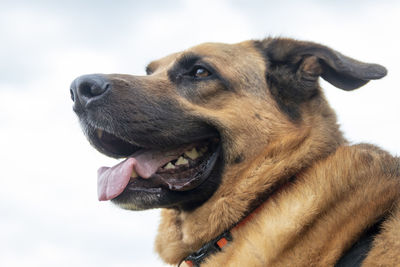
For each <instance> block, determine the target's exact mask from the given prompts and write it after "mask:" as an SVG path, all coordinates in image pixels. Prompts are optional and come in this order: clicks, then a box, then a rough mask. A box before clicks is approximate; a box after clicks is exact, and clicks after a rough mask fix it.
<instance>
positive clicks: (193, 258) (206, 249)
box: [178, 231, 232, 267]
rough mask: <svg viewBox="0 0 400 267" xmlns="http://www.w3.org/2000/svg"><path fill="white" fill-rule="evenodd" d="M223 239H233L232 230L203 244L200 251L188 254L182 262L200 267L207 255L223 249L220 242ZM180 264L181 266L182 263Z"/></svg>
mask: <svg viewBox="0 0 400 267" xmlns="http://www.w3.org/2000/svg"><path fill="white" fill-rule="evenodd" d="M223 239H225V240H227V241H232V235H231V232H230V231H226V232H224V233H222V234H221V235H219V236H217V237H216V238H215V239H213V240H211V241H210V242H208V243H206V244H205V245H204V246H202V247H201V248H200V249H199V250H198V251H196V252H194V253H192V254H190V255H189V256H187V257H186V258H185V259H184V260H183V261H182V262H186V263H187V265H189V266H193V267H199V266H200V263H202V262H203V261H204V259H205V258H206V257H208V256H209V255H212V254H214V253H216V252H218V251H221V248H222V246H220V244H221V243H218V242H219V241H220V240H223ZM225 244H226V243H224V245H225ZM178 266H180V264H179V265H178Z"/></svg>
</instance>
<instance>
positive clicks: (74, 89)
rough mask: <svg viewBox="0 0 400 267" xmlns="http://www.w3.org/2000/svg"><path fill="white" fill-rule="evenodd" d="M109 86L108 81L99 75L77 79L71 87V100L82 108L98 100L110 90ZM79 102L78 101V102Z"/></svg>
mask: <svg viewBox="0 0 400 267" xmlns="http://www.w3.org/2000/svg"><path fill="white" fill-rule="evenodd" d="M110 88H111V84H110V83H109V81H108V79H107V78H106V77H105V76H104V75H101V74H89V75H83V76H81V77H78V78H77V79H75V81H74V82H73V85H72V86H71V89H70V90H71V98H72V100H73V101H74V102H75V104H77V102H79V103H78V105H79V104H81V105H83V106H84V107H85V106H86V105H87V104H89V102H92V101H94V100H96V101H97V100H98V99H100V98H101V97H103V96H102V95H103V94H104V93H105V92H106V91H108V90H110ZM78 100H79V101H78Z"/></svg>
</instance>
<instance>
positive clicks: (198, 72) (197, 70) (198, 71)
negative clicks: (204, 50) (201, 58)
mask: <svg viewBox="0 0 400 267" xmlns="http://www.w3.org/2000/svg"><path fill="white" fill-rule="evenodd" d="M191 74H192V76H193V77H196V78H205V77H208V76H210V75H211V72H209V71H208V70H207V69H206V68H204V67H201V66H196V67H194V69H193V71H192V72H191Z"/></svg>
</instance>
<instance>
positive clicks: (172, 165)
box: [164, 162, 175, 170]
mask: <svg viewBox="0 0 400 267" xmlns="http://www.w3.org/2000/svg"><path fill="white" fill-rule="evenodd" d="M164 169H166V170H169V169H175V166H174V164H172V163H171V162H168V164H167V165H166V166H165V167H164Z"/></svg>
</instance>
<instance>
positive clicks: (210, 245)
mask: <svg viewBox="0 0 400 267" xmlns="http://www.w3.org/2000/svg"><path fill="white" fill-rule="evenodd" d="M294 179H295V177H294V176H293V177H291V178H290V179H289V180H288V181H287V182H285V183H283V184H280V185H277V186H275V189H271V190H270V191H271V192H270V193H269V194H265V195H264V196H261V197H260V199H258V200H256V201H254V203H253V205H252V206H253V207H256V208H254V209H250V210H251V212H250V213H249V214H247V215H246V216H245V217H244V218H242V219H241V220H240V221H239V222H238V223H236V224H235V225H234V226H233V227H231V228H230V229H229V230H227V231H225V232H223V233H222V234H220V235H219V236H217V237H216V238H214V239H213V240H211V241H209V242H207V243H206V244H204V245H203V246H202V247H201V248H200V249H199V250H197V251H196V252H194V253H192V254H190V255H189V256H187V257H186V258H185V259H183V260H182V261H181V262H180V263H179V264H178V267H186V266H187V267H195V266H200V264H201V263H202V262H203V261H204V260H205V259H206V258H208V257H209V256H211V255H212V254H214V253H217V252H219V251H221V250H222V249H223V248H224V247H225V246H226V245H227V244H228V243H229V242H231V241H232V240H233V238H232V233H235V232H237V231H239V228H241V227H242V226H244V225H246V224H247V223H248V222H249V221H251V220H252V219H253V218H254V216H256V214H257V213H259V212H260V211H261V210H262V209H263V207H264V205H265V203H266V201H268V199H269V198H270V197H272V196H273V195H274V194H277V193H278V192H279V191H281V190H282V189H283V188H285V187H287V186H289V185H290V184H291V183H292V182H293V180H294Z"/></svg>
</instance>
